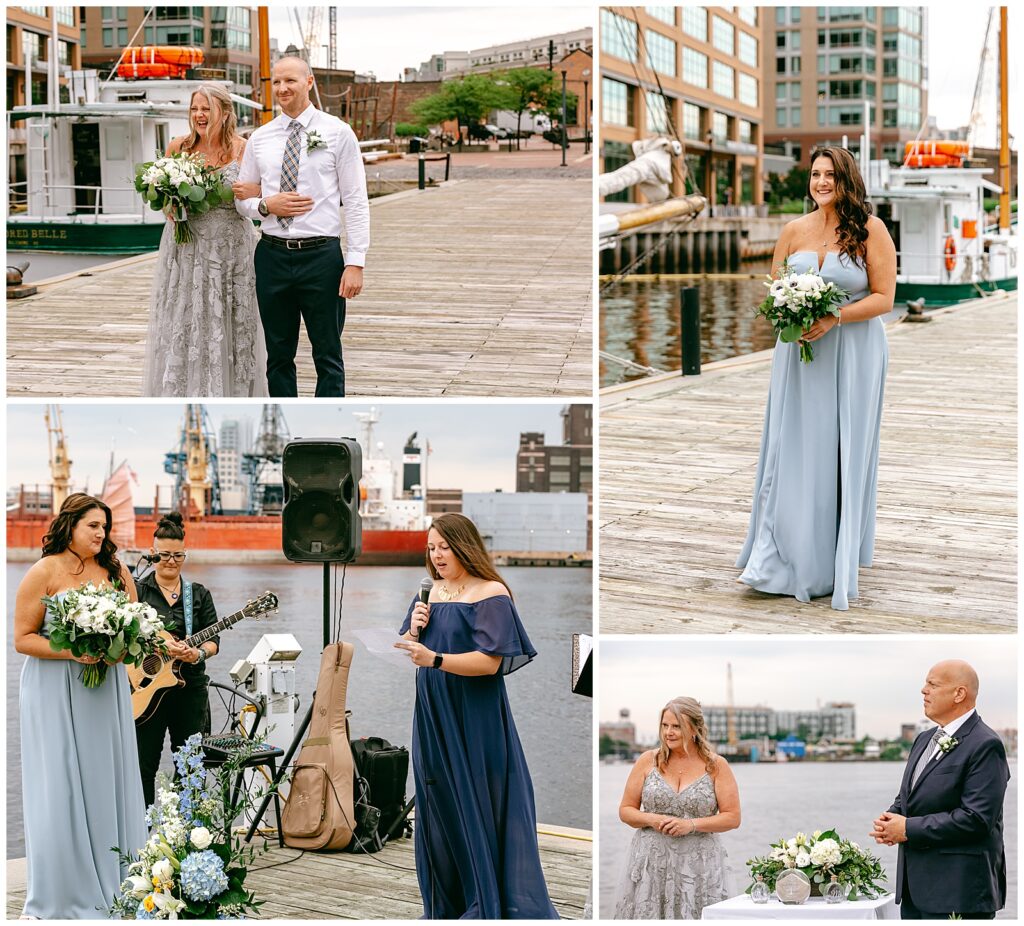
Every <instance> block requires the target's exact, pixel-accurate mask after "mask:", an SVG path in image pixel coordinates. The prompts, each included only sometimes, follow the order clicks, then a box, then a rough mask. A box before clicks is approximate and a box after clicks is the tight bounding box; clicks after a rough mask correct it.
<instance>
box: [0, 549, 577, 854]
mask: <svg viewBox="0 0 1024 926" xmlns="http://www.w3.org/2000/svg"><path fill="white" fill-rule="evenodd" d="M28 568H29V564H27V563H12V564H8V566H7V613H8V614H9V615H12V616H13V614H14V599H15V593H16V591H17V587H18V583H19V582H20V581H21V579H22V577H23V576H24V574H25V572H26V571H27V570H28ZM502 573H503V575H504V576H505V578H506V579H507V581H508V583H509V585H510V587H511V589H512V592H513V594H514V595H515V601H516V607H517V609H518V611H519V614H520V616H521V617H522V619H523V623H524V625H525V626H526V629H527V632H528V633H529V635H530V639H531V641H532V642H533V645H534V648H535V649H536V650H537V652H538V655H537V658H536V659H535V660H534V661H533V662H532V663H531V664H530V665H528V666H526V667H525V668H523V669H520V670H519V671H518V672H515V673H513V674H512V675H510V676H509V677H508V678H507V680H506V685H507V688H508V694H509V700H510V701H511V704H512V710H513V713H514V716H515V720H516V727H517V729H518V731H519V736H520V738H521V739H522V742H523V748H524V750H525V752H526V758H527V761H528V763H529V766H530V769H531V773H532V776H533V785H534V791H535V793H536V800H537V820H538V821H539V822H540V823H542V824H549V825H559V826H571V827H579V828H582V829H590V828H591V782H592V771H591V768H592V765H591V756H592V742H593V737H592V724H591V716H592V715H591V700H590V699H589V698H583V697H580V696H579V695H574V694H573V693H572V691H571V690H570V684H571V678H570V671H571V670H570V666H571V651H572V640H571V635H572V634H573V633H591V632H592V631H591V604H590V602H591V581H592V574H591V571H590V570H589V569H559V568H547V569H545V568H534V569H528V568H509V569H505V570H502ZM340 574H341V569H340V567H339V569H338V575H339V577H340ZM185 576H186V578H189V579H191V580H192V581H195V582H200V583H202V584H203V585H205V586H206V587H207V588H209V589H210V591H211V593H212V595H213V599H214V602H215V603H216V605H217V610H218V613H219V614H220V615H221V616H222V617H223V616H226V615H227V614H229V613H231V612H233V611H236V610H238V609H239V608H241V607H242V606H243V605H244V604H245V602H246V601H247V600H249V599H251V598H255V597H256V596H258V595H259V594H260V593H261V592H263V591H264V590H266V589H269V590H271V591H273V592H274V593H275V594H276V595H277V596H278V598H279V599H280V603H281V604H280V611H279V612H278V613H277V614H273V615H271V616H270V618H269V619H267V620H261V621H254V620H243V621H241V622H239V623H237V624H235V626H234V627H233V628H231V629H230V630H226V631H224V632H223V633H222V634H221V651H220V653H219V654H218V655H217V656H216V657H215V658H214V659H212V660H211V661H210V665H209V670H208V671H209V673H210V677H211V679H212V680H213V681H215V682H222V683H224V684H231V680H230V677H229V675H228V672H229V670H230V669H231V667H232V666H233V665H234V664H235V662H236V661H238V660H239V659H243V658H244V657H245V656H246V655H248V653H249V652H250V651H251V649H252V648H253V646H255V644H256V643H257V641H258V640H259V638H260V637H261V636H262V635H263V634H265V633H291V634H293V635H294V636H295V637H296V638H297V639H298V641H299V643H300V644H301V645H302V647H303V653H302V655H301V656H300V657H299V659H298V661H297V663H296V690H297V692H298V694H299V696H300V698H301V703H300V706H299V710H298V712H297V714H298V717H297V720H296V723H298V720H300V719H301V718H302V717H303V716H304V715H305V712H306V710H307V708H308V706H309V703H310V699H311V697H312V693H313V690H314V687H315V685H316V677H317V674H318V671H319V662H320V650H321V644H322V636H323V578H322V577H323V567H321V566H318V565H297V564H291V565H280V566H186V569H185ZM423 576H424V571H423V569H422V568H420V567H376V568H373V567H365V566H364V567H358V566H350V567H348V570H347V575H346V579H345V588H344V598H343V602H342V609H341V627H342V633H341V636H342V639H344V640H347V641H352V642H353V643H354V644H355V655H354V658H353V661H352V670H351V675H350V677H349V685H348V697H347V707H348V709H349V710H350V711H351V718H350V724H351V727H350V729H351V734H352V736H353V738H358V737H363V736H382V737H384V738H385V739H388V740H390V741H391V742H392V743H394V744H395V745H400V746H410V745H411V731H412V711H413V703H414V699H415V689H414V685H415V678H414V674H413V669H412V668H411V667H408V668H407V667H405V666H402V665H395V664H393V663H391V662H387V661H384V660H382V659H380V658H378V657H375V656H373V655H372V654H371V653H369V651H367V649H366V648H365V647H364V646H363V645H362V644H361V643H360V642H359V641H358V640H357V639H356V638H355V637H354V636H353V631H355V630H357V629H361V628H387V629H394V630H395V631H396V633H397V630H398V628H399V626H400V625H401V623H402V620H403V618H404V617H405V613H406V610H407V609H408V606H409V603H410V601H411V600H412V598H413V596H414V595H415V594H416V591H417V589H418V587H419V583H420V580H421V579H422V578H423ZM338 584H340V583H338ZM335 597H337V596H335ZM7 640H8V643H7V705H8V712H7V782H8V787H7V855H8V858H18V857H20V856H23V855H24V832H23V825H22V801H21V758H20V757H21V749H20V735H19V724H18V687H19V678H20V675H21V667H22V663H23V662H24V658H25V657H23V656H21V655H20V654H18V653H16V652H15V651H14V648H13V644H12V642H11V635H10V633H9V634H8V637H7ZM214 723H215V729H216V718H215V721H214ZM162 764H163V767H165V768H167V769H168V770H170V767H171V765H170V756H169V753H168V752H167V751H166V750H165V754H164V758H163V763H162ZM411 794H412V784H411V772H410V782H409V785H408V791H407V795H408V796H411Z"/></svg>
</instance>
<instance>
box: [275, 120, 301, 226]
mask: <svg viewBox="0 0 1024 926" xmlns="http://www.w3.org/2000/svg"><path fill="white" fill-rule="evenodd" d="M290 128H291V134H290V135H289V136H288V142H287V144H286V145H285V146H284V160H283V161H282V162H281V192H282V193H294V192H295V187H296V186H298V183H299V151H300V148H301V145H302V123H301V122H296V121H294V120H293V121H292V124H291V126H290ZM294 221H295V217H294V216H291V215H286V216H280V217H278V220H277V224H278V225H280V226H281V228H287V227H288V226H289V225H291V224H292V222H294Z"/></svg>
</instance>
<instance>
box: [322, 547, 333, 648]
mask: <svg viewBox="0 0 1024 926" xmlns="http://www.w3.org/2000/svg"><path fill="white" fill-rule="evenodd" d="M330 642H331V564H330V563H324V646H323V649H327V646H328V644H329V643H330ZM321 652H323V650H321Z"/></svg>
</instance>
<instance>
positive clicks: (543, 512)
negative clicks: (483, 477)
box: [462, 492, 590, 554]
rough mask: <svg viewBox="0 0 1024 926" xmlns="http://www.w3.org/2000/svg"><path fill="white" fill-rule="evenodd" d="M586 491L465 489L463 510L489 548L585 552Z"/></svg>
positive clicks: (545, 551)
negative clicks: (487, 490)
mask: <svg viewBox="0 0 1024 926" xmlns="http://www.w3.org/2000/svg"><path fill="white" fill-rule="evenodd" d="M587 509H588V498H587V495H586V494H585V493H583V492H557V493H548V494H544V495H541V494H539V493H536V492H464V493H463V495H462V511H463V514H465V515H466V517H467V518H469V519H470V520H471V521H473V523H474V524H476V526H477V528H478V529H479V531H480V534H481V536H482V537H483V539H484V543H485V544H486V545H487V548H488V549H489V550H492V551H497V552H504V553H527V554H529V553H561V554H565V553H585V552H586V551H587V550H589V549H590V547H589V546H588V544H587Z"/></svg>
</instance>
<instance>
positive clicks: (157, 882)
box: [153, 878, 160, 887]
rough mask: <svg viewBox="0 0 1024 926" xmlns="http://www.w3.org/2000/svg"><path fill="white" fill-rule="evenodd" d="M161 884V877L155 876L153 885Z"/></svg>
mask: <svg viewBox="0 0 1024 926" xmlns="http://www.w3.org/2000/svg"><path fill="white" fill-rule="evenodd" d="M159 886H160V879H159V878H154V879H153V887H159Z"/></svg>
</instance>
